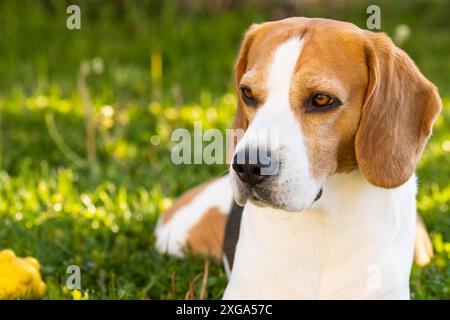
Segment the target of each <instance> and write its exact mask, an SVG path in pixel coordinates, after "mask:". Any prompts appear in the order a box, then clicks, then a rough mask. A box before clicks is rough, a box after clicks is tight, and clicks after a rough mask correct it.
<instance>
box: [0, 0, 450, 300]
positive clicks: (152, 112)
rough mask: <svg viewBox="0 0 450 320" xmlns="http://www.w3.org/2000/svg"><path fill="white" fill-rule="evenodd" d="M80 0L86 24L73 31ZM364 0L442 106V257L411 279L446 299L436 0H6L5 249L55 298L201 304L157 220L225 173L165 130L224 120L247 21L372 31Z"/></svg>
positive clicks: (195, 261) (0, 213)
mask: <svg viewBox="0 0 450 320" xmlns="http://www.w3.org/2000/svg"><path fill="white" fill-rule="evenodd" d="M74 3H77V4H78V5H79V6H80V7H81V27H82V29H81V30H68V29H67V28H66V18H67V16H68V15H67V14H66V8H67V6H68V5H70V4H74ZM369 4H378V5H379V6H380V8H381V18H382V20H381V23H382V24H381V27H382V31H383V32H387V33H388V34H389V35H390V36H392V37H393V38H394V39H396V40H397V42H398V44H399V45H400V46H401V47H403V49H405V50H406V51H407V52H408V53H409V54H410V56H411V57H412V58H413V59H414V61H415V62H416V63H417V65H418V66H419V68H420V69H421V70H422V72H423V73H424V74H425V75H426V76H427V77H428V78H429V79H430V80H431V81H433V82H434V83H435V84H436V85H437V86H438V87H439V89H440V93H441V96H442V99H443V102H444V110H443V112H442V114H441V116H440V117H439V119H438V121H437V123H436V126H435V129H434V134H433V137H432V138H431V140H430V142H429V144H428V146H427V148H426V151H425V154H424V156H423V158H422V161H421V162H420V165H419V168H418V176H419V195H418V210H419V212H420V214H421V215H422V217H423V218H424V220H425V222H426V224H427V226H428V228H429V231H430V232H431V236H432V240H433V246H434V250H435V253H436V255H435V257H434V258H433V261H432V263H431V264H430V265H429V266H427V267H425V268H419V267H417V266H414V268H413V273H412V278H411V288H412V298H415V299H436V298H437V299H448V298H450V293H449V285H450V265H449V255H450V242H449V241H450V216H449V200H450V186H449V183H448V182H449V176H450V86H449V83H450V79H449V74H450V42H449V31H450V22H449V19H448V17H449V12H450V6H449V2H448V1H444V0H442V1H425V0H423V1H418V0H415V1H389V2H387V1H386V2H382V1H370V2H364V1H350V2H349V1H331V0H329V1H318V0H316V1H314V0H309V1H306V0H305V1H289V0H285V1H280V2H276V1H267V0H266V1H256V0H251V1H234V0H211V1H207V2H206V1H205V2H203V1H196V0H184V1H183V0H178V1H173V0H170V1H161V0H159V1H156V0H155V1H145V2H144V1H132V0H115V1H108V2H106V1H105V2H100V1H58V0H54V1H52V0H47V1H26V0H25V1H2V2H0V56H1V59H0V108H1V109H0V125H1V131H0V133H1V136H0V147H1V158H0V249H2V248H11V249H13V250H15V252H16V253H17V254H18V255H21V256H25V255H32V256H35V257H37V258H38V259H39V261H40V262H41V264H42V273H43V277H44V280H45V281H46V283H47V285H48V293H47V295H46V298H49V299H72V298H76V299H78V298H92V299H166V298H170V299H171V298H200V291H201V287H202V277H203V273H204V269H205V261H204V259H203V258H202V257H193V256H190V257H188V259H187V260H183V261H178V260H176V259H173V258H170V257H166V256H162V255H159V254H157V253H156V252H155V251H154V250H153V242H154V237H153V228H154V226H155V222H156V220H157V217H158V214H159V213H160V212H161V211H163V210H164V209H165V208H167V207H168V206H170V203H171V201H172V200H173V199H174V198H175V197H176V196H178V195H179V194H180V193H181V192H183V191H184V190H186V189H187V188H189V187H191V186H193V185H195V184H197V183H200V182H202V181H204V180H206V179H208V178H211V177H214V176H218V175H220V174H221V173H222V172H223V171H224V170H226V168H225V166H206V165H202V166H200V165H192V166H184V165H183V166H176V165H174V164H173V163H172V162H171V160H170V146H171V145H170V134H171V131H172V130H173V129H174V128H178V127H186V128H192V127H193V123H194V121H195V120H202V121H203V126H204V128H212V127H217V128H220V129H225V128H227V127H229V126H230V124H231V119H232V115H233V112H234V109H235V102H236V98H235V95H234V92H233V74H232V66H233V63H234V59H235V55H236V53H237V49H238V46H239V42H240V40H241V37H242V34H243V32H244V31H245V29H246V28H247V27H248V26H249V25H250V24H251V23H253V22H262V21H265V20H273V19H279V18H283V17H287V16H295V15H297V16H310V17H313V16H314V17H328V18H334V19H339V20H346V21H350V22H353V23H355V24H356V25H358V26H360V27H362V28H365V21H366V19H367V14H366V8H367V6H368V5H369ZM405 35H406V37H405ZM86 92H87V94H88V95H89V97H88V96H87V95H86ZM86 127H88V128H89V129H88V130H87V129H86ZM89 144H90V151H89V152H87V151H86V149H87V145H89ZM71 264H77V265H79V266H80V267H81V269H82V280H81V281H82V290H81V292H78V291H75V292H74V291H70V290H68V289H67V288H66V287H65V283H66V279H67V276H68V275H67V274H66V268H67V266H69V265H71ZM225 284H226V279H225V275H224V272H223V271H222V269H221V267H220V266H217V265H214V264H210V266H209V273H208V279H207V283H206V294H205V295H204V296H203V297H202V298H209V299H217V298H220V297H221V294H222V292H223V289H224V287H225Z"/></svg>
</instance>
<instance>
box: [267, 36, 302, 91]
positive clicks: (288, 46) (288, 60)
mask: <svg viewBox="0 0 450 320" xmlns="http://www.w3.org/2000/svg"><path fill="white" fill-rule="evenodd" d="M302 47H303V40H300V39H299V38H291V39H289V40H287V41H286V42H284V43H283V44H281V45H280V46H279V47H278V48H277V49H276V51H275V53H274V55H273V58H272V64H271V65H270V69H269V73H268V77H267V82H266V86H267V88H268V89H269V90H270V91H277V92H279V93H281V92H283V93H284V94H286V93H287V94H288V95H289V87H290V85H291V78H292V73H293V72H294V69H295V65H296V64H297V60H298V57H299V56H300V52H301V50H302ZM270 93H274V92H269V94H270Z"/></svg>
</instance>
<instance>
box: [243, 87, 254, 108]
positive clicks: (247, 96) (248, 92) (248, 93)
mask: <svg viewBox="0 0 450 320" xmlns="http://www.w3.org/2000/svg"><path fill="white" fill-rule="evenodd" d="M240 90H241V95H242V100H244V102H245V103H247V104H251V105H256V98H255V96H254V95H253V92H252V89H250V88H249V87H241V88H240Z"/></svg>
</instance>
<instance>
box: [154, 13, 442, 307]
mask: <svg viewBox="0 0 450 320" xmlns="http://www.w3.org/2000/svg"><path fill="white" fill-rule="evenodd" d="M235 72H236V90H237V94H238V101H239V102H238V108H237V112H236V118H235V121H234V126H235V128H237V129H241V130H244V132H245V133H244V135H243V137H242V138H241V139H240V140H239V141H237V143H236V144H235V147H234V148H233V155H232V161H231V164H230V172H229V174H228V176H226V177H222V178H219V179H217V180H215V181H213V182H210V183H207V184H203V185H201V186H198V187H196V188H194V189H192V190H191V191H189V192H188V193H186V194H185V195H183V196H182V197H181V198H180V199H179V200H178V201H177V202H176V203H175V205H174V206H173V207H172V208H171V209H170V210H168V211H167V212H166V213H165V214H163V215H162V216H161V218H160V221H159V222H158V225H157V228H156V237H157V241H156V247H157V249H158V250H159V251H161V252H169V253H170V254H173V255H176V256H182V255H183V248H190V249H191V250H193V251H194V252H198V253H210V254H212V255H213V256H215V257H217V258H220V257H221V255H222V252H223V253H224V256H225V258H224V262H225V267H226V269H229V270H228V271H229V272H230V274H229V283H228V286H227V288H226V290H225V293H224V298H225V299H409V297H410V292H409V276H410V270H411V265H412V260H413V252H414V244H415V241H416V245H415V248H416V261H418V262H419V263H421V264H424V263H426V262H427V261H428V260H429V258H430V256H431V254H432V251H431V245H430V242H429V238H428V235H427V232H426V230H425V227H424V225H423V223H422V222H421V221H420V220H419V219H418V220H416V201H415V197H416V191H417V180H416V176H415V174H414V171H415V166H416V163H417V161H418V160H419V158H420V155H421V153H422V150H423V148H424V146H425V144H426V142H427V140H428V138H429V136H430V134H431V128H432V125H433V122H434V121H435V119H436V117H437V115H438V114H439V112H440V109H441V101H440V98H439V95H438V92H437V89H436V87H435V86H434V85H433V84H432V83H431V82H430V81H428V80H427V79H426V78H425V77H424V76H423V75H422V74H421V73H420V71H419V70H418V68H417V67H416V65H415V64H414V62H413V61H412V60H411V59H410V58H409V56H408V55H407V54H406V53H405V52H404V51H403V50H401V49H399V48H397V47H396V46H395V45H394V44H393V42H392V41H391V40H390V39H389V38H388V37H387V36H386V35H385V34H382V33H373V32H370V31H367V30H362V29H360V28H358V27H356V26H355V25H353V24H351V23H346V22H339V21H333V20H328V19H315V18H314V19H310V18H289V19H285V20H281V21H275V22H267V23H262V24H258V25H252V26H251V27H250V29H249V30H248V31H247V33H246V34H245V37H244V40H243V42H242V45H241V48H240V52H239V55H238V59H237V63H236V69H235ZM258 130H263V131H268V132H274V131H276V133H277V137H278V143H277V144H275V146H274V145H273V144H271V143H267V139H257V137H259V136H258V135H255V134H254V133H255V132H257V131H258ZM263 154H264V156H263ZM250 158H253V160H254V161H249V159H250ZM272 165H273V166H272ZM271 166H272V167H276V170H265V169H267V168H268V167H271ZM233 199H234V201H235V204H234V205H233ZM229 212H231V215H229ZM225 229H226V230H227V231H226V232H224V230H225ZM415 230H417V232H415ZM224 237H225V240H224ZM415 237H416V238H415ZM415 239H416V240H415ZM222 246H223V250H222Z"/></svg>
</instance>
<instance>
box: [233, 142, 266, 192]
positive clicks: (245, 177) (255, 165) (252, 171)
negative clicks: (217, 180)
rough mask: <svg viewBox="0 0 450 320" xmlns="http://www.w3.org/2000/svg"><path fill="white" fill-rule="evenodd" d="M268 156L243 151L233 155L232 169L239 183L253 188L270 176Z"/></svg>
mask: <svg viewBox="0 0 450 320" xmlns="http://www.w3.org/2000/svg"><path fill="white" fill-rule="evenodd" d="M271 165H272V160H271V158H270V155H267V154H264V155H263V154H260V152H259V150H256V151H249V150H248V149H245V150H243V151H239V152H237V153H236V154H235V155H234V158H233V164H232V168H233V170H234V171H235V172H236V174H237V176H238V177H239V179H241V181H243V182H245V183H248V184H250V185H251V186H255V185H257V184H259V183H261V182H262V181H263V180H264V179H265V178H267V177H268V176H269V175H271V172H270V171H271V170H270V168H271Z"/></svg>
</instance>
